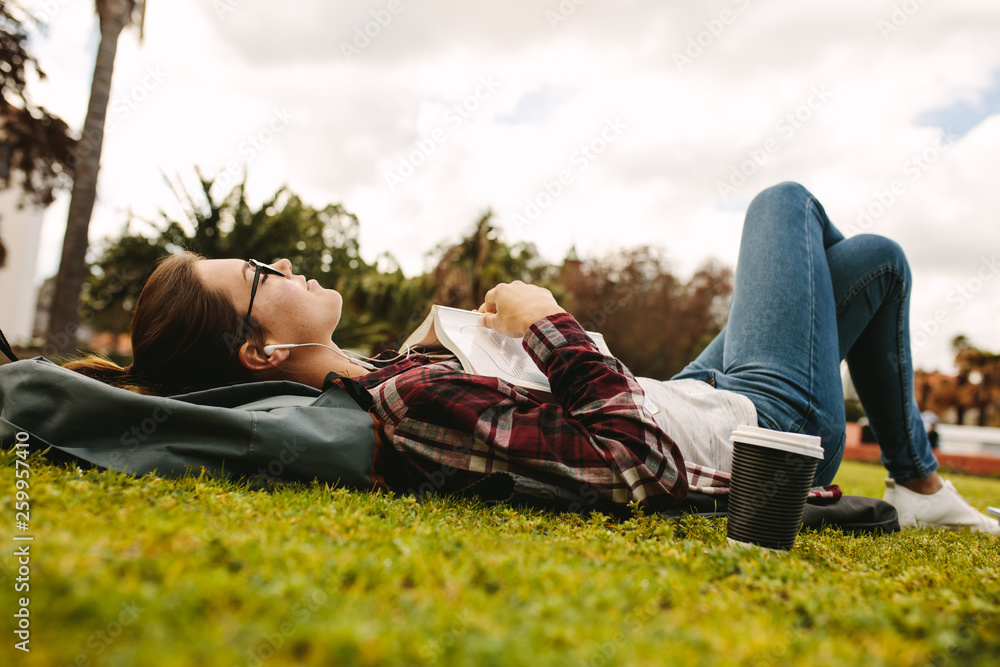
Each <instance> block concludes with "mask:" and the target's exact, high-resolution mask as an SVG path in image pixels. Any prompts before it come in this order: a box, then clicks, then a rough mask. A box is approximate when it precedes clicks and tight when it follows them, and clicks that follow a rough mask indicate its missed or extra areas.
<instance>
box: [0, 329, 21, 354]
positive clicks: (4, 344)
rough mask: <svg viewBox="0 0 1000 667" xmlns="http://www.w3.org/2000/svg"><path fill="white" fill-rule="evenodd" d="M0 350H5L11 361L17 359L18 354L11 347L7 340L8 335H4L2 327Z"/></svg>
mask: <svg viewBox="0 0 1000 667" xmlns="http://www.w3.org/2000/svg"><path fill="white" fill-rule="evenodd" d="M0 352H3V353H4V355H6V356H7V358H8V359H10V360H11V361H17V355H16V354H14V351H13V350H11V349H10V343H8V342H7V337H6V336H4V335H3V330H2V329H0Z"/></svg>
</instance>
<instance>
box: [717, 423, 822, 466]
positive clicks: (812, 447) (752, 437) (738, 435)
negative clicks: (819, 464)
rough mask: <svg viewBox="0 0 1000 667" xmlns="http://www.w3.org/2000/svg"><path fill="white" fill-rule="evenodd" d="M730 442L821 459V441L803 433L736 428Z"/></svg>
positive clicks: (815, 436)
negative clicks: (744, 443)
mask: <svg viewBox="0 0 1000 667" xmlns="http://www.w3.org/2000/svg"><path fill="white" fill-rule="evenodd" d="M729 440H730V442H736V441H737V440H739V441H740V442H746V443H749V444H752V445H759V446H761V447H770V448H771V449H780V450H782V451H786V452H793V453H796V454H804V455H805V456H812V457H815V458H818V459H821V458H823V447H822V446H821V444H820V443H821V442H822V439H821V438H820V437H819V436H818V435H805V434H803V433H788V432H787V431H772V430H771V429H767V428H759V427H757V426H743V425H740V426H737V427H736V429H735V430H734V431H733V434H732V436H730V438H729Z"/></svg>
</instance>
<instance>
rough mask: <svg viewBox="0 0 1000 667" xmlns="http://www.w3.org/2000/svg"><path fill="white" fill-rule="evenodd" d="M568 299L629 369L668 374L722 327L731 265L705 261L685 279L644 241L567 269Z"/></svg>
mask: <svg viewBox="0 0 1000 667" xmlns="http://www.w3.org/2000/svg"><path fill="white" fill-rule="evenodd" d="M565 269H566V265H564V281H565V287H566V289H567V291H568V292H569V298H567V299H566V300H565V302H564V303H563V307H565V308H566V309H567V310H568V311H569V312H570V313H572V314H573V316H574V317H576V319H577V320H578V321H579V322H580V324H582V325H583V327H584V328H585V329H588V330H594V331H600V332H601V333H602V334H604V337H605V339H606V340H607V342H608V346H609V347H610V348H611V351H612V352H613V353H614V354H615V356H617V357H618V358H619V359H621V360H622V361H623V362H624V363H625V365H626V366H628V367H629V369H630V370H631V371H632V372H633V373H635V374H637V375H643V376H646V377H652V378H657V379H661V380H666V379H668V378H670V377H671V376H673V375H674V374H676V373H677V372H678V371H680V370H681V369H682V368H683V367H684V366H685V365H686V364H687V362H689V361H690V360H692V359H694V358H695V357H696V356H697V355H698V354H699V353H700V352H701V351H702V350H703V349H704V348H705V347H706V346H707V345H708V344H709V343H710V342H711V340H712V338H714V337H715V335H716V334H717V333H718V332H719V331H721V329H722V327H723V326H724V325H725V322H726V318H727V315H728V310H729V298H730V295H731V294H732V272H731V270H730V269H728V268H726V267H722V266H719V265H717V264H715V263H713V262H708V263H706V264H704V265H703V266H702V267H701V268H700V269H699V270H698V271H697V272H696V273H695V274H694V276H692V278H691V279H690V280H689V281H688V282H687V283H685V282H682V281H680V280H678V279H677V278H676V277H675V276H674V275H673V274H672V273H671V272H670V270H669V267H668V266H667V262H666V259H665V255H664V251H663V250H662V249H661V248H656V247H651V246H641V247H638V248H631V249H625V250H619V251H615V252H612V253H609V254H608V255H606V256H604V257H602V258H597V259H593V260H589V261H586V262H581V263H580V264H579V266H578V267H572V269H571V270H570V271H566V270H565Z"/></svg>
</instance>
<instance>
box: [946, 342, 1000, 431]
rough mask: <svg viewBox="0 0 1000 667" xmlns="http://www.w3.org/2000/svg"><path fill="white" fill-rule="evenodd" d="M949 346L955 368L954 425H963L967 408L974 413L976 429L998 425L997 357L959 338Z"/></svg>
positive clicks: (999, 357)
mask: <svg viewBox="0 0 1000 667" xmlns="http://www.w3.org/2000/svg"><path fill="white" fill-rule="evenodd" d="M951 344H952V349H953V350H955V364H956V365H957V366H958V377H957V381H956V384H957V391H956V401H955V403H956V406H955V407H956V408H957V410H958V423H959V424H961V423H963V421H964V417H965V411H966V410H968V409H973V410H975V411H976V413H977V423H978V425H979V426H989V425H991V422H1000V354H996V353H993V352H988V351H986V350H982V349H980V348H977V347H975V346H974V345H973V344H972V343H971V341H969V339H968V338H967V337H965V336H963V335H959V336H956V337H955V338H954V340H952V343H951ZM991 417H992V419H991Z"/></svg>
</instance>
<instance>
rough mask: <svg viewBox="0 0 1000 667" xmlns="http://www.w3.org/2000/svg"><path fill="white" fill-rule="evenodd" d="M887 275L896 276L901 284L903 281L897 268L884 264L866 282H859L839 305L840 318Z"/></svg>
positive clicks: (838, 313)
mask: <svg viewBox="0 0 1000 667" xmlns="http://www.w3.org/2000/svg"><path fill="white" fill-rule="evenodd" d="M887 273H892V274H895V276H896V279H897V280H898V281H899V282H902V281H903V276H902V275H900V273H899V271H898V270H897V269H896V267H894V266H889V265H888V264H883V265H882V266H880V267H879V268H878V269H876V270H874V271H871V272H870V273H869V274H868V275H867V276H865V278H864V280H860V281H858V283H857V285H855V286H854V288H853V289H852V290H851V291H850V292H848V293H847V295H846V296H844V297H843V298H842V299H841V300H840V301H839V302H838V303H837V315H838V316H840V315H843V314H844V310H846V309H847V306H848V305H849V304H850V303H851V302H852V301H854V299H855V297H857V296H858V295H859V294H861V292H863V291H864V290H865V288H866V287H868V286H869V285H871V284H872V283H873V282H875V280H876V279H877V278H881V277H882V276H884V275H885V274H887Z"/></svg>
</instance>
